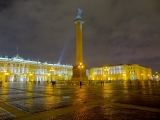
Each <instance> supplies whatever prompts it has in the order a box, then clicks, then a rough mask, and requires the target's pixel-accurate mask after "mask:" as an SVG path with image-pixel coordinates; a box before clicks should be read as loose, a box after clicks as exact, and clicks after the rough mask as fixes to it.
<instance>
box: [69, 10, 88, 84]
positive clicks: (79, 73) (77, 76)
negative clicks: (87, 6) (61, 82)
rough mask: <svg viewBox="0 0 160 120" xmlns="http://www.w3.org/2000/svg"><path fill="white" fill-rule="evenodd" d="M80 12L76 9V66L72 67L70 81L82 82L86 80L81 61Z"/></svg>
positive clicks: (84, 67) (83, 65)
mask: <svg viewBox="0 0 160 120" xmlns="http://www.w3.org/2000/svg"><path fill="white" fill-rule="evenodd" d="M81 13H82V10H81V9H80V8H78V15H77V17H76V20H75V21H74V23H75V24H76V65H75V66H74V67H73V76H72V80H78V81H84V80H88V78H87V76H86V66H85V64H84V61H83V44H82V24H83V23H84V21H83V20H82V19H81Z"/></svg>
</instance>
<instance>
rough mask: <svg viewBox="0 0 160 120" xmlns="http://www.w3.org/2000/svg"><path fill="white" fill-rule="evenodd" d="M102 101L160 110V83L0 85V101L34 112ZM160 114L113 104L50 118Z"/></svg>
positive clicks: (143, 117)
mask: <svg viewBox="0 0 160 120" xmlns="http://www.w3.org/2000/svg"><path fill="white" fill-rule="evenodd" d="M99 100H105V101H106V102H111V103H120V104H124V105H125V104H129V105H137V106H142V107H143V106H144V107H150V108H158V109H160V102H159V101H160V84H159V82H152V81H145V82H141V83H140V84H137V83H136V82H132V84H130V83H129V82H121V83H106V84H105V85H104V86H101V85H100V84H93V85H83V86H82V88H80V87H79V85H61V84H57V86H56V87H53V86H52V85H51V84H46V83H41V84H35V83H4V84H3V86H1V87H0V101H2V102H5V103H7V104H9V105H11V106H13V107H14V108H17V109H20V110H22V111H25V112H27V113H28V114H31V115H33V114H38V113H42V112H46V111H51V110H57V109H60V108H67V107H71V106H77V105H83V104H84V103H89V102H94V101H99ZM140 113H141V114H140ZM142 113H143V114H142ZM145 114H146V115H145ZM157 114H158V113H153V112H149V111H148V112H147V111H142V110H135V109H127V108H121V107H117V106H113V105H111V104H107V105H106V104H100V105H92V106H84V107H82V108H81V109H79V110H76V111H74V112H71V113H67V114H62V115H61V114H60V115H59V116H52V117H50V118H49V119H53V120H54V119H56V120H57V119H66V118H70V119H76V120H78V119H80V118H81V117H82V118H83V119H93V118H97V119H108V118H109V119H116V118H121V119H130V117H131V118H132V119H148V118H147V116H150V118H154V117H156V118H157V117H158V118H159V116H158V115H157ZM2 115H3V113H2V112H0V116H2ZM5 116H6V115H5Z"/></svg>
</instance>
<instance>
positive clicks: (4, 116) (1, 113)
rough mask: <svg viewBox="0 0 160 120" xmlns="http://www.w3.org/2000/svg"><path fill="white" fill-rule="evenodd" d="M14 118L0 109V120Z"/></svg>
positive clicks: (11, 119)
mask: <svg viewBox="0 0 160 120" xmlns="http://www.w3.org/2000/svg"><path fill="white" fill-rule="evenodd" d="M14 118H16V117H15V116H14V115H12V114H11V113H9V112H8V111H6V110H4V109H3V108H1V107H0V120H13V119H14Z"/></svg>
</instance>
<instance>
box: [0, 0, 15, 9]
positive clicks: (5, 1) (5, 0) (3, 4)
mask: <svg viewBox="0 0 160 120" xmlns="http://www.w3.org/2000/svg"><path fill="white" fill-rule="evenodd" d="M11 5H12V0H1V1H0V11H2V10H4V9H7V8H9V7H11Z"/></svg>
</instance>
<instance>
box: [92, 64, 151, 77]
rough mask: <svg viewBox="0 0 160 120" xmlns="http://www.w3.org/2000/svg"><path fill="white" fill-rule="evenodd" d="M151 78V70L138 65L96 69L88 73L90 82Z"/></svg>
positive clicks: (120, 65)
mask: <svg viewBox="0 0 160 120" xmlns="http://www.w3.org/2000/svg"><path fill="white" fill-rule="evenodd" d="M151 77H152V71H151V68H147V67H144V66H140V65H138V64H123V65H122V64H119V65H112V66H104V67H96V68H91V69H90V72H89V79H90V80H150V79H151Z"/></svg>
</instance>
